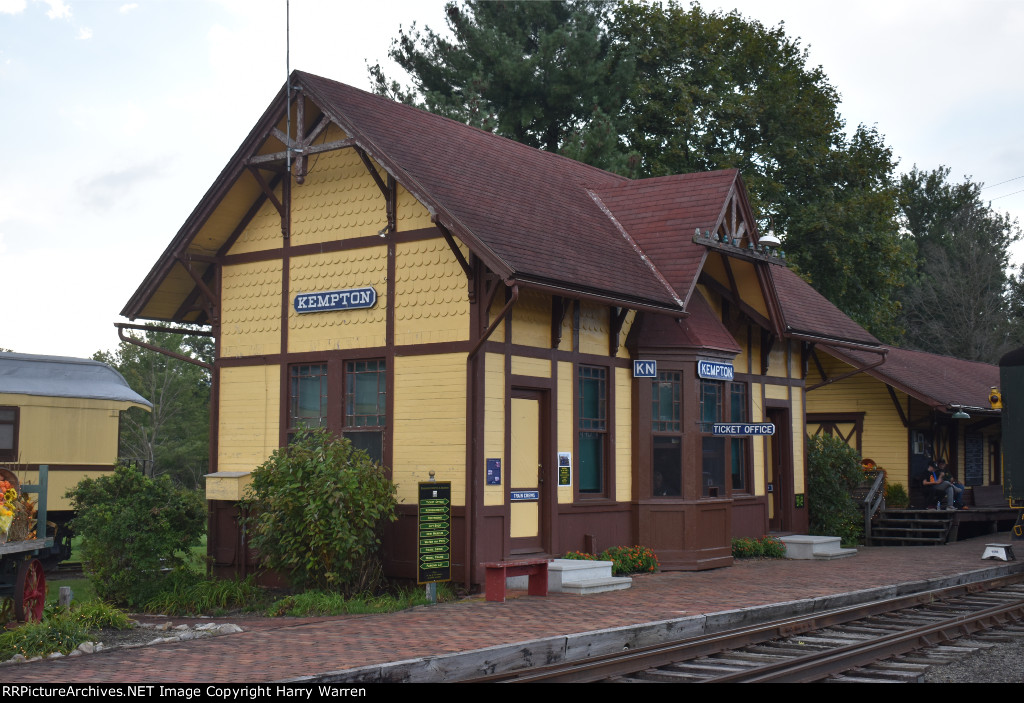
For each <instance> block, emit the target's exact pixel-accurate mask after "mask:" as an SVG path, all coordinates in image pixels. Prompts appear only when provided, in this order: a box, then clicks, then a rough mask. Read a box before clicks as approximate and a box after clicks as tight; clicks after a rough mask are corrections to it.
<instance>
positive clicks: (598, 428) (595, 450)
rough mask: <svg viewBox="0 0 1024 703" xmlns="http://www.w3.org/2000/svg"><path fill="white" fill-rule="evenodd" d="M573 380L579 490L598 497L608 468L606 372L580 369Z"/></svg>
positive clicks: (605, 370)
mask: <svg viewBox="0 0 1024 703" xmlns="http://www.w3.org/2000/svg"><path fill="white" fill-rule="evenodd" d="M576 379H577V384H576V385H577V397H576V402H577V404H576V408H577V415H578V418H579V420H578V422H579V425H578V431H579V437H578V439H579V448H578V451H577V456H578V457H579V459H578V465H579V490H580V493H588V494H600V493H604V492H605V471H606V469H607V466H608V369H606V368H603V367H600V366H579V367H578V370H577V376H576Z"/></svg>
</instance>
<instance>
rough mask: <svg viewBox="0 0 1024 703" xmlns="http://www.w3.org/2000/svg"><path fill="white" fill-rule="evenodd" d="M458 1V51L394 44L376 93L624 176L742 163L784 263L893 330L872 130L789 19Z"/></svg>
mask: <svg viewBox="0 0 1024 703" xmlns="http://www.w3.org/2000/svg"><path fill="white" fill-rule="evenodd" d="M611 7H612V6H610V5H608V4H606V3H587V2H578V1H577V2H545V3H539V2H467V3H463V4H459V5H457V4H455V3H449V4H448V5H447V6H446V8H445V9H446V13H447V21H448V28H449V30H450V33H451V36H452V38H451V39H448V38H444V37H442V36H440V35H438V34H436V33H434V32H432V31H431V30H429V28H428V29H427V30H426V31H425V32H424V33H420V32H418V31H416V30H415V28H413V30H411V31H410V32H409V33H406V32H404V31H403V32H401V34H400V36H399V38H398V39H396V40H395V42H394V45H393V47H392V50H391V56H392V58H394V59H395V60H396V61H397V62H398V63H399V65H401V66H402V67H403V68H404V69H405V70H406V71H407V72H408V73H409V75H410V76H411V78H412V81H413V87H412V89H403V88H402V87H401V86H400V85H399V84H398V83H397V82H389V81H388V80H387V78H386V77H385V76H384V75H383V72H382V71H381V69H380V67H379V66H375V67H373V68H372V69H371V77H372V78H373V80H374V82H375V85H376V89H377V90H378V92H381V93H384V94H389V95H391V96H392V97H397V98H399V99H403V100H405V101H407V102H412V103H415V104H418V105H420V106H422V107H424V108H426V109H428V110H430V111H432V112H437V113H440V114H443V115H446V116H448V117H452V118H454V119H458V120H461V121H463V122H466V123H469V124H474V125H477V126H480V127H483V128H485V129H489V130H492V131H494V132H496V133H498V134H501V135H504V136H507V137H510V138H512V139H516V140H518V141H521V142H523V143H525V144H530V145H531V146H536V147H540V148H544V149H548V150H550V151H558V152H560V153H563V154H565V155H567V156H570V157H571V158H575V159H578V160H582V161H585V162H586V163H589V164H591V165H594V166H598V167H600V168H605V169H608V170H613V171H616V172H618V173H622V174H625V175H629V176H662V175H669V174H676V173H688V172H694V171H706V170H711V169H720V168H738V169H740V171H741V172H742V174H743V178H744V181H745V182H746V184H747V186H748V190H749V192H750V195H751V199H752V204H753V206H754V209H755V212H761V213H764V214H765V215H767V214H771V215H772V216H773V218H774V223H775V226H776V228H777V229H778V230H779V232H780V233H781V234H782V235H783V241H784V247H785V250H786V252H787V253H788V254H789V256H790V259H791V261H792V263H793V264H794V265H795V266H796V268H797V269H798V271H799V272H800V273H801V275H803V276H804V277H805V278H806V279H807V280H809V281H810V282H811V284H812V285H814V286H815V287H816V288H817V289H818V290H819V291H820V292H821V293H822V294H824V295H825V296H826V297H828V298H829V299H830V300H831V301H832V302H833V303H835V304H836V305H837V306H839V307H840V308H841V309H843V310H844V311H845V312H847V313H848V314H849V315H850V316H851V317H853V318H854V319H855V320H857V321H858V322H860V323H861V324H862V325H864V326H865V327H867V328H868V329H869V330H871V331H872V332H874V333H875V334H876V335H877V336H879V337H881V338H883V339H885V340H892V339H894V338H895V337H897V336H898V334H899V328H898V325H897V324H896V320H897V311H898V303H897V292H898V290H899V288H900V286H901V285H902V283H903V276H904V274H905V272H906V271H907V270H908V268H909V267H910V266H911V264H912V248H911V247H908V246H907V244H906V242H904V241H902V240H901V239H900V236H899V228H898V226H897V224H896V221H895V215H896V188H895V183H894V177H893V173H894V168H895V162H894V160H893V157H892V152H891V150H890V149H889V148H888V147H887V146H886V145H885V143H884V140H883V139H882V136H881V135H880V134H879V133H878V132H877V130H875V129H872V128H869V127H864V126H860V127H858V128H857V129H856V130H854V131H853V133H852V135H848V134H847V131H846V125H845V123H844V122H843V119H842V118H841V116H840V115H839V111H838V103H839V93H838V91H837V90H836V89H835V88H834V87H833V86H832V85H831V84H830V83H829V81H828V78H827V76H826V75H825V73H824V71H823V70H822V68H821V67H820V66H818V67H815V66H811V65H810V64H809V59H808V55H807V50H806V49H805V48H803V47H801V45H800V42H799V40H795V39H791V38H790V37H788V36H787V35H786V32H785V28H784V27H783V26H782V25H779V26H778V27H765V26H764V25H762V24H761V23H760V22H757V21H754V20H750V19H747V18H744V17H742V16H741V15H739V14H738V13H736V12H731V13H727V14H724V13H720V12H705V11H704V10H702V9H701V8H700V7H699V6H698V5H696V4H694V5H692V6H690V7H689V9H687V8H685V7H682V6H680V5H678V4H676V3H675V2H669V3H668V4H667V5H656V4H649V3H634V2H626V3H621V4H618V5H616V6H614V11H612V10H611Z"/></svg>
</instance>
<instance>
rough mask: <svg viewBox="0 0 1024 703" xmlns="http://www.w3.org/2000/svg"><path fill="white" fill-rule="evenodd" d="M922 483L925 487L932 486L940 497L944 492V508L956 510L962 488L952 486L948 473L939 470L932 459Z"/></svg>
mask: <svg viewBox="0 0 1024 703" xmlns="http://www.w3.org/2000/svg"><path fill="white" fill-rule="evenodd" d="M942 464H943V465H944V464H945V462H942ZM922 485H924V486H925V487H926V488H932V489H933V490H934V491H935V492H936V493H937V494H938V495H939V496H940V497H941V495H942V494H943V493H945V494H946V509H947V510H956V504H957V502H958V501H959V500H960V494H961V493H963V489H962V488H958V487H957V486H954V485H953V484H952V483H951V482H950V481H949V474H947V473H945V472H944V471H941V470H940V469H939V467H938V465H937V464H936V463H935V462H934V461H932V462H929V463H928V473H927V475H925V478H924V481H922Z"/></svg>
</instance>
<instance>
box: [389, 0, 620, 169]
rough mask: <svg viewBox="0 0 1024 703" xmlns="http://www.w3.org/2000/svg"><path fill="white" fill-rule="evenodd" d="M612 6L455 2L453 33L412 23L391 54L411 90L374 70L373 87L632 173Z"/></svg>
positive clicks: (450, 8) (449, 12) (449, 17)
mask: <svg viewBox="0 0 1024 703" xmlns="http://www.w3.org/2000/svg"><path fill="white" fill-rule="evenodd" d="M609 7H610V6H609V5H608V4H607V3H594V2H582V1H580V0H571V1H568V2H466V3H463V4H461V5H459V4H456V3H454V2H451V3H448V4H447V5H446V6H445V14H446V21H447V24H448V29H449V31H450V32H451V34H452V35H453V36H454V39H452V40H449V39H446V38H444V37H442V36H441V35H439V34H437V33H435V32H434V31H432V30H431V29H430V28H429V27H427V28H426V29H425V30H424V31H423V32H420V31H418V30H417V28H416V26H415V25H413V26H412V28H411V29H410V31H409V32H408V33H406V32H405V31H404V30H399V32H400V35H399V37H398V38H397V39H395V40H394V42H393V43H392V47H391V50H390V52H389V55H390V56H391V58H392V59H394V60H395V62H397V63H398V64H399V65H400V66H401V67H402V68H403V69H405V70H406V72H408V74H409V75H410V77H411V78H412V80H413V87H412V89H407V88H402V87H401V86H400V85H399V84H398V82H396V81H389V80H388V78H387V77H386V76H385V75H384V73H383V70H382V69H381V67H380V65H379V64H378V65H375V66H373V67H371V68H370V77H371V82H372V83H373V85H374V89H375V90H376V91H377V92H378V93H380V94H382V95H388V96H390V97H392V98H394V99H397V100H401V101H403V102H407V103H411V104H416V105H418V106H419V107H422V108H424V109H426V110H428V111H430V112H434V113H437V114H440V115H444V116H446V117H450V118H452V119H455V120H458V121H460V122H464V123H466V124H470V125H474V126H476V127H480V128H482V129H485V130H488V131H491V132H494V133H496V134H500V135H502V136H504V137H508V138H510V139H514V140H516V141H518V142H522V143H523V144H529V145H530V146H533V147H537V148H539V149H545V150H547V151H551V152H562V151H563V149H564V148H566V147H568V153H569V155H570V156H572V157H573V158H580V157H583V158H585V159H586V160H587V162H588V163H591V164H593V165H596V166H599V167H601V168H606V169H609V170H619V171H628V169H629V163H628V160H627V159H626V157H625V154H624V152H623V151H622V149H621V146H620V144H619V138H618V135H619V126H618V124H617V118H618V116H619V112H620V109H621V106H622V103H623V101H624V99H625V93H626V90H627V89H628V87H629V85H630V83H631V78H632V62H631V61H630V59H629V56H628V54H626V55H623V54H622V53H621V52H613V51H612V40H611V37H610V36H609V35H608V32H607V30H606V27H605V23H606V21H607V19H608V10H609Z"/></svg>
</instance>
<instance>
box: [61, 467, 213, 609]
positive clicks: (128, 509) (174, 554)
mask: <svg viewBox="0 0 1024 703" xmlns="http://www.w3.org/2000/svg"><path fill="white" fill-rule="evenodd" d="M67 496H68V498H70V499H71V505H72V507H73V508H74V509H75V510H76V511H77V515H76V517H75V519H74V520H72V522H71V528H72V529H73V530H74V531H75V534H77V535H80V536H81V538H82V541H81V551H80V552H79V555H80V558H81V560H82V565H83V569H84V571H85V574H86V576H87V577H88V578H89V581H90V582H91V583H92V585H93V586H94V587H95V589H96V595H98V596H99V597H100V598H102V599H104V600H107V601H109V602H111V603H115V604H118V605H128V606H132V607H136V606H141V605H142V604H143V603H145V602H146V601H147V600H149V598H151V597H152V596H153V595H154V594H155V593H156V592H157V591H159V589H160V585H161V581H162V574H165V573H168V572H172V571H174V570H176V569H180V568H184V565H185V558H186V556H185V555H187V554H188V553H189V550H190V549H191V548H192V547H193V546H194V545H196V544H198V543H199V540H200V538H201V537H202V535H203V533H204V532H205V531H206V504H205V502H204V500H203V496H202V494H201V493H200V492H198V491H194V490H184V489H181V488H177V487H176V486H174V485H173V484H172V483H171V481H170V479H169V478H167V477H166V476H162V477H160V478H159V479H151V478H147V477H146V476H143V475H142V473H140V472H139V471H138V470H136V469H132V468H129V467H127V466H118V467H116V469H115V471H114V473H113V474H111V475H108V476H101V477H99V478H86V479H84V480H83V481H82V482H81V483H79V484H78V485H77V486H75V487H74V488H72V489H71V490H70V491H68V493H67Z"/></svg>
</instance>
